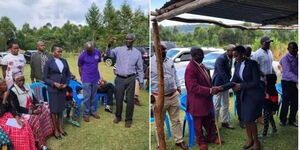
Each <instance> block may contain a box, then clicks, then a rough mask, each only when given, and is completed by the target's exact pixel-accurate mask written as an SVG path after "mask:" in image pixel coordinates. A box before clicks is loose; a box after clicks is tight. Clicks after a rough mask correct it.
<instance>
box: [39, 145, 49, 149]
mask: <svg viewBox="0 0 300 150" xmlns="http://www.w3.org/2000/svg"><path fill="white" fill-rule="evenodd" d="M40 150H51V149H50V148H49V147H47V146H45V145H42V146H41V148H40Z"/></svg>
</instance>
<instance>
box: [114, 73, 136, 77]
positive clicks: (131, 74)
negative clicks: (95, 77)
mask: <svg viewBox="0 0 300 150" xmlns="http://www.w3.org/2000/svg"><path fill="white" fill-rule="evenodd" d="M132 76H135V73H133V74H130V75H127V76H121V75H118V74H117V77H120V78H129V77H132Z"/></svg>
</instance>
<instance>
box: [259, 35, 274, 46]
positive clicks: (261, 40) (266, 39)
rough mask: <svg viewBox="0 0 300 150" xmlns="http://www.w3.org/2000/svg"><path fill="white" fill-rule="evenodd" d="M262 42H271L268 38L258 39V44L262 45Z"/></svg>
mask: <svg viewBox="0 0 300 150" xmlns="http://www.w3.org/2000/svg"><path fill="white" fill-rule="evenodd" d="M263 42H273V40H271V39H270V38H269V37H267V36H264V37H262V38H261V39H260V43H261V44H262V43H263Z"/></svg>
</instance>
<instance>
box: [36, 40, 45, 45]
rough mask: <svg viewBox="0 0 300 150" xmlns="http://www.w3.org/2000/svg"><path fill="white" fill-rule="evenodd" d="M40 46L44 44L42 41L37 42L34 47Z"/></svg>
mask: <svg viewBox="0 0 300 150" xmlns="http://www.w3.org/2000/svg"><path fill="white" fill-rule="evenodd" d="M40 44H45V42H44V41H37V42H36V45H40Z"/></svg>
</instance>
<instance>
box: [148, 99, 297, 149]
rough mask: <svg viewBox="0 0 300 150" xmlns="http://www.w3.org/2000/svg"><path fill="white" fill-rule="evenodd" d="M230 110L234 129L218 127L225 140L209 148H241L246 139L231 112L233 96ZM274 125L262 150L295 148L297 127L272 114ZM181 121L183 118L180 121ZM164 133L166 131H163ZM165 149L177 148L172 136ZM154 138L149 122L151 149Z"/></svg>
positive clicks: (261, 128)
mask: <svg viewBox="0 0 300 150" xmlns="http://www.w3.org/2000/svg"><path fill="white" fill-rule="evenodd" d="M230 101H231V103H230V110H231V114H230V115H231V123H232V124H233V125H234V126H235V127H236V128H235V129H234V130H230V129H226V128H221V125H220V123H219V128H220V135H221V139H223V140H224V141H225V143H224V144H222V146H219V145H215V144H208V147H209V149H210V150H218V149H222V150H240V149H242V146H243V144H244V143H245V140H246V131H245V129H241V128H240V127H239V126H238V119H237V116H234V113H233V98H231V99H230ZM180 115H181V118H182V119H183V117H184V112H181V114H180ZM274 118H275V122H276V126H277V129H278V134H277V135H275V136H272V137H268V138H266V139H264V140H260V141H261V145H262V149H263V150H297V149H298V129H297V128H295V127H291V126H285V127H281V126H280V125H279V118H278V116H274ZM181 123H183V120H182V122H181ZM258 128H259V129H258V132H259V133H262V130H263V125H261V124H259V125H258ZM271 129H272V128H271V127H269V131H271ZM165 133H166V132H165ZM184 141H185V142H186V143H188V128H186V135H185V137H184ZM166 143H167V149H168V150H177V149H178V150H179V148H178V147H177V146H175V144H174V143H175V142H174V138H173V137H172V138H171V139H166ZM156 146H157V145H156V139H155V132H154V123H151V149H152V150H155V149H156ZM190 149H191V150H196V149H197V150H198V149H199V146H198V145H197V143H196V142H195V146H194V147H192V148H190Z"/></svg>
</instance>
